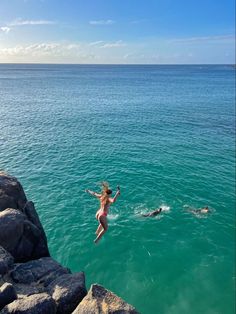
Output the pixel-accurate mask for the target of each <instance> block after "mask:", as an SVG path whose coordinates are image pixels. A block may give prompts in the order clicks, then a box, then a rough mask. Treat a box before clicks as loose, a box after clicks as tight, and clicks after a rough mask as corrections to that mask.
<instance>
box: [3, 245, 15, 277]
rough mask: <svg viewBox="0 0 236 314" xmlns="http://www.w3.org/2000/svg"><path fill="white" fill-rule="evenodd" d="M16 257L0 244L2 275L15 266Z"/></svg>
mask: <svg viewBox="0 0 236 314" xmlns="http://www.w3.org/2000/svg"><path fill="white" fill-rule="evenodd" d="M13 263H14V258H13V257H12V255H11V254H10V253H9V252H7V251H6V250H5V249H4V248H3V247H2V246H0V275H4V274H6V273H7V272H8V270H9V269H10V268H11V267H12V266H13Z"/></svg>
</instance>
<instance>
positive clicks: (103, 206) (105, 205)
mask: <svg viewBox="0 0 236 314" xmlns="http://www.w3.org/2000/svg"><path fill="white" fill-rule="evenodd" d="M85 192H87V193H89V194H90V195H93V196H95V197H97V198H98V199H99V201H100V208H99V210H98V211H97V213H96V219H97V220H98V222H99V226H98V228H97V231H96V235H97V237H96V239H95V240H94V243H98V241H99V240H100V239H101V237H102V236H103V235H104V233H105V232H106V231H107V229H108V223H107V214H108V211H109V207H110V205H111V204H113V203H115V201H116V199H117V197H118V195H120V187H119V186H117V192H116V194H115V196H114V197H113V198H112V197H110V196H111V194H112V190H110V189H109V185H108V184H107V183H105V182H103V183H102V193H101V194H100V193H96V192H93V191H90V190H85Z"/></svg>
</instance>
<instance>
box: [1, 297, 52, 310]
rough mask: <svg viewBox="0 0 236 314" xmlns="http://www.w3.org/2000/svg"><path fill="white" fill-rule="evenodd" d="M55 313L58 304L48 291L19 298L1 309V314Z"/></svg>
mask: <svg viewBox="0 0 236 314" xmlns="http://www.w3.org/2000/svg"><path fill="white" fill-rule="evenodd" d="M13 313H14V314H55V313H56V304H55V302H54V300H53V299H52V298H51V297H50V296H49V295H48V294H47V293H39V294H33V295H31V296H29V297H26V298H23V299H18V300H16V301H14V302H12V303H10V304H8V305H7V306H5V307H4V309H3V310H2V311H1V314H13Z"/></svg>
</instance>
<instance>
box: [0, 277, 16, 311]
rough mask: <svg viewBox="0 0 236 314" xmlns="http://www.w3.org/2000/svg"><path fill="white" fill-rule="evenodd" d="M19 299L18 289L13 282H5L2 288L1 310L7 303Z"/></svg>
mask: <svg viewBox="0 0 236 314" xmlns="http://www.w3.org/2000/svg"><path fill="white" fill-rule="evenodd" d="M16 299H17V295H16V291H15V289H14V287H13V285H12V284H10V283H4V284H3V285H2V286H1V288H0V311H1V310H2V309H3V308H4V306H5V305H7V304H9V303H11V302H13V301H14V300H16Z"/></svg>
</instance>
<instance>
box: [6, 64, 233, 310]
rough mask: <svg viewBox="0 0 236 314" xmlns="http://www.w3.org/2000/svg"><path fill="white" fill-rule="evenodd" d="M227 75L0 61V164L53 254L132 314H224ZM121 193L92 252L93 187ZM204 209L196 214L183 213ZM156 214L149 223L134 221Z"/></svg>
mask: <svg viewBox="0 0 236 314" xmlns="http://www.w3.org/2000/svg"><path fill="white" fill-rule="evenodd" d="M234 71H235V70H234V68H233V67H231V66H224V65H222V66H141V65H140V66H135V65H132V66H102V65H101V66H97V65H96V66H95V65H90V66H88V65H23V64H22V65H17V64H15V65H10V64H5V65H3V64H2V65H0V124H1V129H0V168H1V169H4V170H5V171H8V172H9V173H10V174H12V175H14V176H16V177H17V178H18V179H19V180H20V182H21V183H22V185H23V187H24V189H25V191H26V194H27V197H28V199H30V200H33V201H34V203H35V206H36V209H37V211H38V213H39V216H40V218H41V221H42V223H43V225H44V228H45V231H46V234H47V237H48V242H49V247H50V251H51V254H52V256H53V257H54V258H55V259H57V260H58V261H59V262H61V263H62V264H63V265H65V266H68V267H70V268H71V269H72V270H73V271H81V270H83V271H85V274H86V283H87V288H89V287H90V284H91V283H94V282H97V283H99V284H101V285H103V286H105V287H106V288H108V289H110V290H112V291H113V292H115V293H116V294H118V295H119V296H121V297H122V298H124V299H125V300H126V301H127V302H129V303H131V304H133V305H134V306H135V307H137V309H138V310H139V311H140V312H141V313H142V314H156V313H161V314H172V313H173V314H185V313H186V314H189V313H191V314H199V313H203V314H217V313H220V314H232V313H234V287H235V268H234V262H235V200H234V194H235V144H234V141H235V122H234V121H235V90H234V83H235V78H234V73H235V72H234ZM102 180H105V181H108V182H109V183H110V185H111V188H113V189H114V190H115V189H116V185H117V184H119V185H120V187H121V196H120V199H119V200H118V201H117V203H116V204H114V205H113V206H112V207H111V212H110V216H109V230H108V232H107V234H105V236H104V238H103V239H102V240H101V242H100V243H99V244H98V245H97V246H95V245H94V243H93V240H94V237H95V235H94V232H95V230H96V227H97V222H96V220H95V217H94V215H95V212H96V210H97V209H98V202H97V200H96V199H94V198H92V197H90V196H89V195H87V194H86V193H84V190H85V189H86V188H89V189H92V190H95V191H99V189H100V187H99V182H101V181H102ZM205 205H208V206H209V207H210V208H211V214H209V215H205V216H200V215H194V214H192V213H189V212H188V211H187V208H188V206H189V207H192V208H199V207H202V206H205ZM159 206H163V207H164V208H165V209H166V211H164V212H163V213H162V214H161V215H159V216H157V217H155V218H142V217H140V214H141V213H145V212H148V211H151V210H154V209H156V208H157V207H159Z"/></svg>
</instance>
